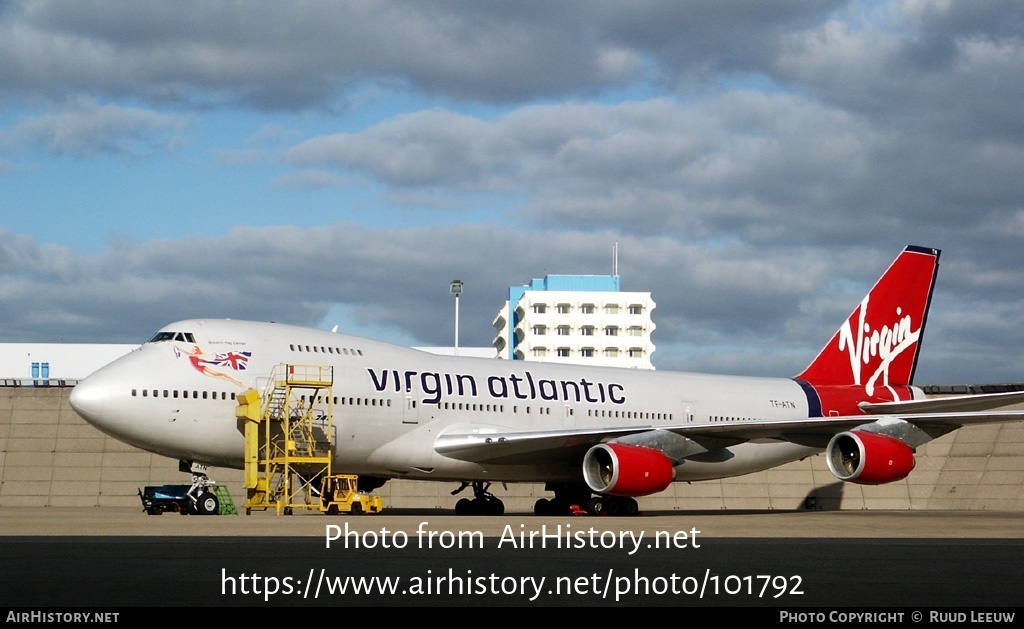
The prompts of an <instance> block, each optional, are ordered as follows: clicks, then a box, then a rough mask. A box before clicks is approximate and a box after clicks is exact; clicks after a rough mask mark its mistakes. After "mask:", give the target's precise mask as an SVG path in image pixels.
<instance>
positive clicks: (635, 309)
mask: <svg viewBox="0 0 1024 629" xmlns="http://www.w3.org/2000/svg"><path fill="white" fill-rule="evenodd" d="M643 313H644V307H643V306H641V305H640V304H633V305H631V306H630V307H629V314H643Z"/></svg>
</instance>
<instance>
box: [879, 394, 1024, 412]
mask: <svg viewBox="0 0 1024 629" xmlns="http://www.w3.org/2000/svg"><path fill="white" fill-rule="evenodd" d="M1014 404H1024V391H1011V392H1008V393H987V394H981V395H958V396H954V397H934V398H928V399H924V400H908V401H905V402H882V403H875V404H872V403H870V402H862V403H861V404H859V408H860V410H862V411H864V412H865V413H868V414H870V415H900V414H906V413H914V414H918V413H957V412H960V413H970V412H975V411H987V410H991V409H994V408H1003V407H1006V406H1013V405H1014Z"/></svg>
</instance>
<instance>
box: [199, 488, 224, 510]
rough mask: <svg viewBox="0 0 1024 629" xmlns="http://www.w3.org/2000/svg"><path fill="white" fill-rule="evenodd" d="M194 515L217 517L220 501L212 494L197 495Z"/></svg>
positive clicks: (206, 492)
mask: <svg viewBox="0 0 1024 629" xmlns="http://www.w3.org/2000/svg"><path fill="white" fill-rule="evenodd" d="M196 513H197V514H199V515H217V514H218V513H220V501H219V500H217V496H215V495H214V494H213V493H212V492H209V491H205V492H203V493H201V494H199V500H197V501H196Z"/></svg>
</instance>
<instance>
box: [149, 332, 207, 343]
mask: <svg viewBox="0 0 1024 629" xmlns="http://www.w3.org/2000/svg"><path fill="white" fill-rule="evenodd" d="M161 341H181V342H183V343H195V342H196V337H195V336H193V335H192V333H191V332H162V331H161V332H157V333H156V336H154V337H153V338H151V339H149V342H150V343H159V342H161Z"/></svg>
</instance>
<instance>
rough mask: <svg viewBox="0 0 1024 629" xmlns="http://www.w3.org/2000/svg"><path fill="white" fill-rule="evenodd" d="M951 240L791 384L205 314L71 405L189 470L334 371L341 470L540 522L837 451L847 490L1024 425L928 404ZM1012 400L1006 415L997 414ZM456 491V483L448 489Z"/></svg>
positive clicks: (107, 373) (948, 401) (232, 457)
mask: <svg viewBox="0 0 1024 629" xmlns="http://www.w3.org/2000/svg"><path fill="white" fill-rule="evenodd" d="M938 261H939V251H938V250H935V249H928V248H922V247H907V248H906V249H905V250H904V251H903V252H902V253H901V254H900V255H899V256H898V257H897V259H896V260H895V262H893V264H892V265H891V266H890V267H889V269H888V270H887V271H886V272H885V273H884V275H883V276H882V277H881V279H880V280H879V281H878V283H877V284H875V286H874V287H873V288H872V289H871V291H870V292H869V293H868V295H867V296H866V297H864V299H863V300H862V301H861V302H860V304H859V305H858V306H857V307H856V308H855V309H854V311H853V313H852V314H851V315H850V317H849V318H848V319H847V320H846V321H845V322H844V323H843V324H842V326H841V327H840V328H839V330H838V331H837V332H836V333H835V335H834V336H833V337H832V339H831V340H830V341H829V342H828V344H827V345H826V346H825V347H824V349H822V350H821V352H820V353H819V354H818V356H817V357H816V358H815V359H814V360H813V361H812V362H811V363H810V365H809V366H808V367H807V368H806V369H805V370H804V371H803V372H802V373H800V374H799V375H797V376H796V377H793V378H752V377H738V376H718V375H705V374H693V373H672V372H664V371H656V372H655V371H644V370H629V369H619V368H608V367H586V366H577V365H565V364H550V363H539V362H525V363H524V362H518V361H505V360H497V359H486V358H465V357H451V356H438V355H433V354H429V353H425V352H422V351H418V350H414V349H409V348H405V347H398V346H394V345H389V344H386V343H380V342H376V341H372V340H367V339H363V338H358V337H354V336H349V335H346V334H340V333H335V332H329V331H326V330H315V329H307V328H302V327H295V326H291V325H283V324H279V323H257V322H249V321H234V320H204V319H196V320H189V321H180V322H178V323H173V324H171V325H168V326H166V327H164V328H163V329H161V330H160V331H159V332H158V333H157V334H156V335H155V336H154V337H153V338H152V339H151V340H150V341H148V342H147V343H145V344H143V345H142V346H141V347H140V348H139V349H138V350H136V351H134V352H132V353H131V354H129V355H127V356H125V357H123V358H121V359H119V360H117V361H115V362H113V363H111V364H110V365H108V366H106V367H104V368H102V369H100V370H99V371H97V372H96V373H95V374H93V375H92V376H90V377H88V378H86V379H85V380H84V381H83V382H82V383H80V384H79V385H78V386H76V387H75V388H74V390H73V391H72V393H71V405H72V407H73V408H74V409H75V411H77V412H78V414H79V415H81V416H82V417H83V418H85V420H86V421H88V422H89V423H91V424H92V425H94V426H96V427H97V428H99V429H100V430H101V431H103V432H104V433H106V434H108V435H111V436H113V437H115V438H117V439H120V440H121V441H124V442H126V443H129V444H132V445H134V446H137V447H139V448H142V449H144V450H148V451H150V452H156V453H158V454H161V455H164V456H168V457H172V458H175V459H179V460H181V461H182V462H183V464H187V465H192V464H204V465H213V466H223V467H229V468H239V469H241V468H243V466H244V462H245V461H244V452H245V439H244V437H243V432H244V430H243V427H242V422H241V421H240V420H239V419H238V418H236V407H237V406H238V401H236V397H239V396H240V395H241V394H242V393H243V392H244V391H246V390H249V389H255V390H257V391H261V392H264V391H265V389H266V387H267V386H268V382H270V381H271V378H270V376H271V372H272V370H273V369H275V367H277V366H280V365H295V364H314V365H324V366H328V367H331V368H332V369H333V371H332V374H333V387H332V395H333V399H332V400H321V399H316V400H311V403H314V404H325V403H327V402H331V403H332V404H333V427H334V438H333V439H332V440H331V448H332V455H331V456H332V465H333V468H334V469H335V470H339V471H344V472H346V473H351V474H358V475H360V483H361V484H362V486H363V487H367V488H374V487H379V486H380V485H382V484H383V483H384V482H386V481H387V480H388V479H393V478H404V479H418V480H428V481H446V482H453V483H462V487H463V488H466V487H471V488H472V489H473V492H474V498H473V499H468V498H464V499H462V500H460V501H459V502H458V504H457V505H456V512H457V513H476V514H501V513H503V512H504V507H503V505H502V503H501V501H500V500H499V499H498V498H497V497H495V496H494V495H492V494H491V493H490V492H489V491H488V488H489V486H490V485H491V484H492V483H494V482H500V483H514V482H534V483H544V484H545V486H546V488H547V490H548V491H552V492H553V498H552V499H547V498H544V499H540V500H538V501H537V504H536V505H535V511H536V513H537V514H541V515H546V514H561V513H567V512H568V510H569V506H570V505H574V504H575V505H584V506H586V507H587V508H589V510H590V511H591V512H592V513H596V512H602V511H604V512H607V513H621V514H633V513H636V511H637V502H636V500H635V498H636V497H638V496H645V495H650V494H654V493H657V492H660V491H662V490H664V489H666V488H667V487H668V486H669V484H670V483H672V482H673V481H700V480H707V479H717V478H724V477H730V476H737V475H741V474H749V473H752V472H757V471H760V470H764V469H767V468H771V467H773V466H777V465H782V464H784V463H788V462H790V461H795V460H797V459H801V458H804V457H807V456H810V455H814V454H818V453H821V452H824V453H825V456H826V461H827V464H828V467H829V469H830V470H831V471H832V473H833V474H834V475H835V476H836V477H837V478H839V479H841V480H843V481H847V482H852V483H862V484H881V483H888V482H893V481H897V480H900V479H903V478H905V477H906V476H907V475H908V474H910V472H911V470H912V469H913V467H914V452H915V448H917V447H918V446H921V445H922V444H924V443H926V442H928V441H930V440H932V439H935V438H937V437H940V436H942V435H944V434H947V433H949V432H951V431H954V430H956V429H958V428H960V427H962V426H966V425H973V424H982V423H988V422H1008V421H1019V420H1022V419H1024V411H1017V410H1005V407H1007V406H1010V405H1013V404H1017V403H1020V402H1022V401H1024V393H1008V394H992V395H976V396H961V397H950V398H930V399H929V398H925V396H924V394H923V392H922V391H921V389H919V388H916V387H914V386H912V384H911V383H912V381H913V376H914V370H915V365H916V362H917V358H918V353H919V351H920V347H921V340H922V335H923V333H924V328H925V322H926V316H927V312H928V306H929V303H930V300H931V294H932V289H933V286H934V283H935V277H936V273H937V271H938ZM1000 409H1003V410H1000ZM453 493H454V492H453Z"/></svg>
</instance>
